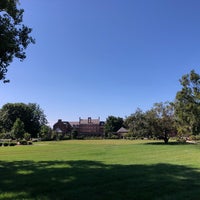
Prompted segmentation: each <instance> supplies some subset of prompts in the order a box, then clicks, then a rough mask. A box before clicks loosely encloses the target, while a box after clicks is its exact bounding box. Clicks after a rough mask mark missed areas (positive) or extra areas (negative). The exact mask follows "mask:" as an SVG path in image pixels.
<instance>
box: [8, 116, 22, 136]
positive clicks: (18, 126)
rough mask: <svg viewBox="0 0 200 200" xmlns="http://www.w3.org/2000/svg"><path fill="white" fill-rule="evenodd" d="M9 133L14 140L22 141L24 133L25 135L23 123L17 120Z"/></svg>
mask: <svg viewBox="0 0 200 200" xmlns="http://www.w3.org/2000/svg"><path fill="white" fill-rule="evenodd" d="M11 133H12V135H13V136H14V138H16V139H22V138H23V136H24V133H25V130H24V123H23V121H21V120H20V119H19V118H17V119H16V121H15V123H14V124H13V127H12V130H11Z"/></svg>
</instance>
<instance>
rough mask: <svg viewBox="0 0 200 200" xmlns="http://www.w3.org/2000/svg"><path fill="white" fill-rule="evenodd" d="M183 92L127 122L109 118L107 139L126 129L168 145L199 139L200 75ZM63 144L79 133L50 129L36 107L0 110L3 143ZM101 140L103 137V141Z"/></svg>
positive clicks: (188, 79) (184, 83)
mask: <svg viewBox="0 0 200 200" xmlns="http://www.w3.org/2000/svg"><path fill="white" fill-rule="evenodd" d="M180 84H181V90H180V91H178V92H177V94H176V97H175V100H174V102H161V103H155V104H154V105H153V107H152V108H151V109H149V110H147V111H142V110H141V109H140V108H138V109H137V110H136V111H135V112H134V113H133V114H131V115H130V116H128V117H126V118H125V119H123V118H120V117H115V116H109V117H108V118H107V119H106V122H105V127H104V131H105V135H104V136H103V137H104V138H116V137H118V136H117V135H116V132H117V131H118V130H119V129H120V128H121V127H125V128H126V129H127V130H128V133H126V134H124V135H123V137H126V138H135V139H137V138H157V139H163V140H164V142H165V143H168V141H169V138H170V137H172V136H176V137H177V138H179V139H181V138H186V137H188V138H189V137H190V138H192V139H200V75H199V74H197V73H196V72H195V71H194V70H192V71H191V72H190V73H189V74H186V75H183V76H182V78H181V79H180ZM1 138H3V139H16V140H22V139H25V140H29V139H30V138H42V139H43V140H60V139H75V138H78V132H77V131H76V130H72V131H71V133H70V134H68V135H67V134H63V133H57V132H55V131H53V130H52V129H51V127H49V126H47V119H46V116H45V114H44V111H43V110H42V109H41V108H40V106H39V105H37V104H35V103H29V104H24V103H7V104H5V105H4V106H3V107H2V108H1V109H0V139H1ZM101 138H102V137H101Z"/></svg>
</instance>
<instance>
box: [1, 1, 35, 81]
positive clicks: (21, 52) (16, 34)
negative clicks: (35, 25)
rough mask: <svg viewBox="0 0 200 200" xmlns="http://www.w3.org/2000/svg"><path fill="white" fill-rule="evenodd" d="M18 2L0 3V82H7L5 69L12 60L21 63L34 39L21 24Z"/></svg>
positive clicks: (21, 11)
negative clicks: (17, 60)
mask: <svg viewBox="0 0 200 200" xmlns="http://www.w3.org/2000/svg"><path fill="white" fill-rule="evenodd" d="M17 4H19V1H18V0H1V1H0V80H3V81H4V82H7V81H8V80H6V73H7V68H8V66H9V65H10V63H11V62H12V61H13V59H14V58H18V59H20V60H21V61H23V60H24V59H25V58H26V53H25V49H26V48H27V46H28V45H29V44H30V43H34V42H35V41H34V39H33V38H32V37H31V36H30V33H31V31H32V29H31V28H28V27H27V26H25V25H24V24H23V23H22V22H23V13H24V10H23V9H19V8H18V7H17Z"/></svg>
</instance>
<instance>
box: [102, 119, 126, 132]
mask: <svg viewBox="0 0 200 200" xmlns="http://www.w3.org/2000/svg"><path fill="white" fill-rule="evenodd" d="M123 123H124V120H123V118H121V117H115V116H108V118H107V119H106V123H105V133H106V134H108V133H113V132H116V131H118V130H119V129H120V128H121V127H122V126H123Z"/></svg>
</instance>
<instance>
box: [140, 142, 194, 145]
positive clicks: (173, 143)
mask: <svg viewBox="0 0 200 200" xmlns="http://www.w3.org/2000/svg"><path fill="white" fill-rule="evenodd" d="M144 144H145V145H195V144H194V143H187V142H184V143H182V142H176V141H170V142H168V143H167V144H165V143H164V142H163V141H159V142H147V143H144Z"/></svg>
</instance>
